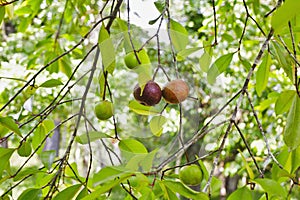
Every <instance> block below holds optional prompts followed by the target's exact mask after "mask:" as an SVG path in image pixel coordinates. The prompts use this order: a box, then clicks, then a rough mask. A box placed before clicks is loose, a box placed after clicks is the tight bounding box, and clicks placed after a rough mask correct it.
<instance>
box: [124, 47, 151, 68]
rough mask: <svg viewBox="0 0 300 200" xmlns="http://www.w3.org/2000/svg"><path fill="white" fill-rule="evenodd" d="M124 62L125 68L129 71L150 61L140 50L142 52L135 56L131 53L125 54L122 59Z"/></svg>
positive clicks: (144, 51) (143, 50) (145, 53)
mask: <svg viewBox="0 0 300 200" xmlns="http://www.w3.org/2000/svg"><path fill="white" fill-rule="evenodd" d="M136 55H137V57H138V58H139V61H140V63H139V61H138V60H137V58H136ZM124 62H125V65H126V67H128V68H129V69H133V68H135V67H137V66H139V65H141V64H148V63H150V59H149V57H148V54H147V52H146V50H145V49H142V50H140V51H138V52H136V54H135V53H134V52H133V51H132V52H129V53H128V54H126V55H125V57H124Z"/></svg>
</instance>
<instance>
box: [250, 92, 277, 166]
mask: <svg viewBox="0 0 300 200" xmlns="http://www.w3.org/2000/svg"><path fill="white" fill-rule="evenodd" d="M246 94H247V98H248V101H249V104H250V106H251V109H252V113H253V115H254V117H255V120H256V123H257V125H258V128H259V130H260V133H261V134H262V136H263V138H264V141H265V143H266V147H267V150H268V155H269V156H270V157H271V158H272V160H273V161H274V162H275V163H276V164H277V165H278V167H279V168H281V169H283V167H282V165H281V164H280V163H279V162H278V161H277V159H276V158H275V156H274V155H273V153H272V152H271V148H270V145H269V142H268V139H267V136H266V134H265V131H264V129H263V127H262V124H261V122H260V121H259V119H258V116H257V114H256V112H255V109H254V106H253V104H252V101H251V98H250V95H249V93H248V92H247V91H246Z"/></svg>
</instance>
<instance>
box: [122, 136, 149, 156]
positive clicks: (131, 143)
mask: <svg viewBox="0 0 300 200" xmlns="http://www.w3.org/2000/svg"><path fill="white" fill-rule="evenodd" d="M119 148H120V149H121V150H122V151H127V152H132V153H148V150H147V149H146V147H145V146H144V145H143V144H142V143H141V142H139V141H137V140H135V139H124V140H121V141H120V142H119Z"/></svg>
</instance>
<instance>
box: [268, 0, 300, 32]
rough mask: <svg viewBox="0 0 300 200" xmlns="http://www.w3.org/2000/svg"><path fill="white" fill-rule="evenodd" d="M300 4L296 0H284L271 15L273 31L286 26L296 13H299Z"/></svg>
mask: <svg viewBox="0 0 300 200" xmlns="http://www.w3.org/2000/svg"><path fill="white" fill-rule="evenodd" d="M299 10H300V4H299V1H298V0H286V1H285V2H284V3H283V4H282V5H281V6H280V7H279V8H277V9H276V12H275V13H274V15H273V16H272V21H271V25H272V28H273V29H274V30H275V32H277V33H278V32H279V31H280V30H281V29H282V28H283V26H287V24H288V21H290V20H291V19H292V18H293V17H295V16H296V15H299Z"/></svg>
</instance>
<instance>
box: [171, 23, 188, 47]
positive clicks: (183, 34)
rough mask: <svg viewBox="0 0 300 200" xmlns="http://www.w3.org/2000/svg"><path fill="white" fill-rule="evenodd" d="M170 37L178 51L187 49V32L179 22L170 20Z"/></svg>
mask: <svg viewBox="0 0 300 200" xmlns="http://www.w3.org/2000/svg"><path fill="white" fill-rule="evenodd" d="M170 37H171V41H172V44H173V46H174V48H175V50H176V51H181V50H183V49H185V47H186V45H187V44H188V43H189V38H188V32H187V30H186V29H185V28H184V27H183V26H182V25H181V24H180V23H178V22H176V21H174V20H172V19H171V20H170Z"/></svg>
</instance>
